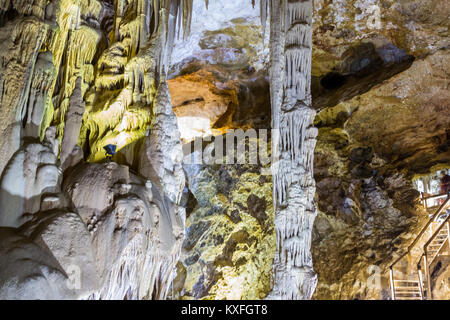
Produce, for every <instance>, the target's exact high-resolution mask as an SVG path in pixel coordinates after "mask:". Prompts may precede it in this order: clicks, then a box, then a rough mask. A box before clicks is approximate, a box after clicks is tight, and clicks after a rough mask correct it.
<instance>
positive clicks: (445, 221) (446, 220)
mask: <svg viewBox="0 0 450 320" xmlns="http://www.w3.org/2000/svg"><path fill="white" fill-rule="evenodd" d="M449 221H450V215H449V216H448V217H447V219H445V220H444V221H443V222H442V223H441V225H440V226H439V227H438V228H437V229H436V231H435V232H434V233H433V235H432V236H431V237H430V240H428V242H427V243H426V244H425V245H424V246H423V249H424V250H425V249H426V248H428V246H429V245H430V243H431V242H433V240H434V238H436V236H437V235H438V233H439V232H441V230H442V227H443V226H444V225H445V224H447V222H449Z"/></svg>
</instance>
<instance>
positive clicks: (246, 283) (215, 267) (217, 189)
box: [175, 164, 276, 299]
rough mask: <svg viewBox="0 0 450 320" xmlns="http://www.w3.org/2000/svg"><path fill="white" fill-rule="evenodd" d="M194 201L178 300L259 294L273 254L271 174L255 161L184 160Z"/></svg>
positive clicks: (264, 292) (267, 285) (265, 288)
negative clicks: (265, 173)
mask: <svg viewBox="0 0 450 320" xmlns="http://www.w3.org/2000/svg"><path fill="white" fill-rule="evenodd" d="M184 168H185V170H186V173H187V177H188V181H189V189H190V191H191V192H192V194H193V197H195V199H196V203H197V205H196V206H195V207H194V208H193V211H192V212H188V218H187V229H186V239H185V241H184V244H183V254H182V258H181V265H180V266H179V270H180V272H179V273H178V277H177V279H175V287H177V288H179V290H180V291H179V292H178V293H177V295H176V297H179V298H182V299H200V298H201V299H262V298H264V297H265V296H266V295H267V293H268V292H269V290H270V288H271V287H270V283H271V272H272V260H273V257H274V254H275V245H276V243H275V232H274V227H273V225H274V212H273V207H272V185H271V180H272V179H271V176H262V175H261V166H258V165H194V164H185V165H184Z"/></svg>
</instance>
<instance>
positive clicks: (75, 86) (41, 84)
mask: <svg viewBox="0 0 450 320" xmlns="http://www.w3.org/2000/svg"><path fill="white" fill-rule="evenodd" d="M1 8H2V22H1V34H2V36H4V37H5V39H4V41H2V46H3V47H4V50H2V61H3V64H2V66H3V68H4V72H2V80H1V81H2V87H3V88H4V89H3V91H2V96H1V105H2V110H3V111H2V114H3V115H4V116H3V117H2V121H1V130H2V134H3V136H4V139H3V140H2V141H1V143H0V149H1V151H2V152H1V154H2V158H1V164H0V165H1V166H0V168H1V170H2V171H3V173H2V178H1V186H2V188H1V191H0V208H1V211H0V226H1V231H0V234H1V236H2V239H3V240H2V247H1V255H2V258H1V261H2V274H1V276H0V279H1V281H0V296H1V297H2V298H5V299H42V298H44V299H73V298H81V299H165V298H166V297H167V295H168V291H169V288H170V286H171V283H172V279H173V278H174V277H175V274H176V263H177V262H178V260H179V256H180V253H181V245H182V242H183V239H184V229H185V226H184V225H185V211H184V208H183V207H181V206H180V201H181V195H182V191H183V188H184V185H185V176H184V173H183V171H182V169H181V161H182V148H181V141H180V136H179V132H178V126H177V121H176V118H175V116H174V114H173V111H172V108H171V105H170V95H169V92H168V87H167V84H166V83H165V78H166V74H167V69H168V66H169V58H170V49H171V47H172V44H173V41H174V39H175V37H176V36H177V33H181V32H182V33H184V36H185V35H187V34H188V33H189V23H190V12H191V8H192V0H191V1H181V2H180V1H148V2H141V1H131V2H126V3H125V2H122V1H117V2H114V3H110V2H102V1H89V2H83V1H81V2H80V1H77V2H72V1H70V0H68V1H66V0H63V1H53V2H36V3H33V4H25V5H24V4H23V3H17V2H9V1H7V2H2V3H1ZM139 138H142V144H143V145H142V148H141V149H140V150H139V151H140V152H139V153H138V152H137V153H133V154H131V158H132V162H136V163H137V166H136V167H137V168H138V170H137V172H133V173H132V172H130V168H129V167H128V166H126V165H119V164H117V163H114V162H108V161H107V162H106V163H102V162H104V158H105V150H104V147H107V146H114V147H115V149H119V150H120V149H122V148H123V147H125V146H126V145H127V144H130V143H131V142H133V141H135V140H138V139H139ZM169 151H170V152H169ZM85 161H88V162H98V163H88V162H85ZM3 168H5V169H4V170H3ZM24 259H25V260H27V261H29V263H27V264H24V265H23V266H20V261H22V260H24Z"/></svg>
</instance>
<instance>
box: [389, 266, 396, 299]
mask: <svg viewBox="0 0 450 320" xmlns="http://www.w3.org/2000/svg"><path fill="white" fill-rule="evenodd" d="M389 279H390V282H391V298H392V300H395V287H394V270H392V267H391V268H390V270H389Z"/></svg>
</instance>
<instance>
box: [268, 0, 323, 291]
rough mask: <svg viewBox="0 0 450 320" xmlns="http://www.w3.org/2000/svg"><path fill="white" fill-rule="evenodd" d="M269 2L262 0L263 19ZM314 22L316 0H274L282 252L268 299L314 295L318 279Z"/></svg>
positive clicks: (273, 49) (277, 256)
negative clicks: (313, 238) (314, 264)
mask: <svg viewBox="0 0 450 320" xmlns="http://www.w3.org/2000/svg"><path fill="white" fill-rule="evenodd" d="M268 5H269V3H268V2H267V1H262V3H261V9H262V15H261V16H262V17H263V18H264V17H265V16H266V12H267V6H268ZM263 23H264V22H263ZM311 24H312V1H303V0H302V1H270V27H271V30H270V38H271V69H270V78H271V102H272V128H273V129H272V130H273V133H272V145H273V153H274V154H275V156H272V158H275V159H276V161H277V162H275V163H273V164H272V166H273V167H272V171H273V184H274V205H275V206H276V217H275V228H276V233H277V253H276V254H275V261H274V288H273V290H272V292H271V293H270V294H269V298H274V299H309V298H311V296H312V294H313V293H314V289H315V286H316V283H317V277H316V275H315V273H314V271H313V268H312V258H311V253H310V247H311V232H312V227H313V224H314V219H315V216H316V207H315V204H314V194H315V182H314V177H313V157H314V148H315V143H316V136H317V129H315V128H314V126H313V123H314V117H315V114H316V112H315V110H314V109H313V108H312V107H311V89H310V88H311V50H312V25H311ZM280 75H281V79H280Z"/></svg>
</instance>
